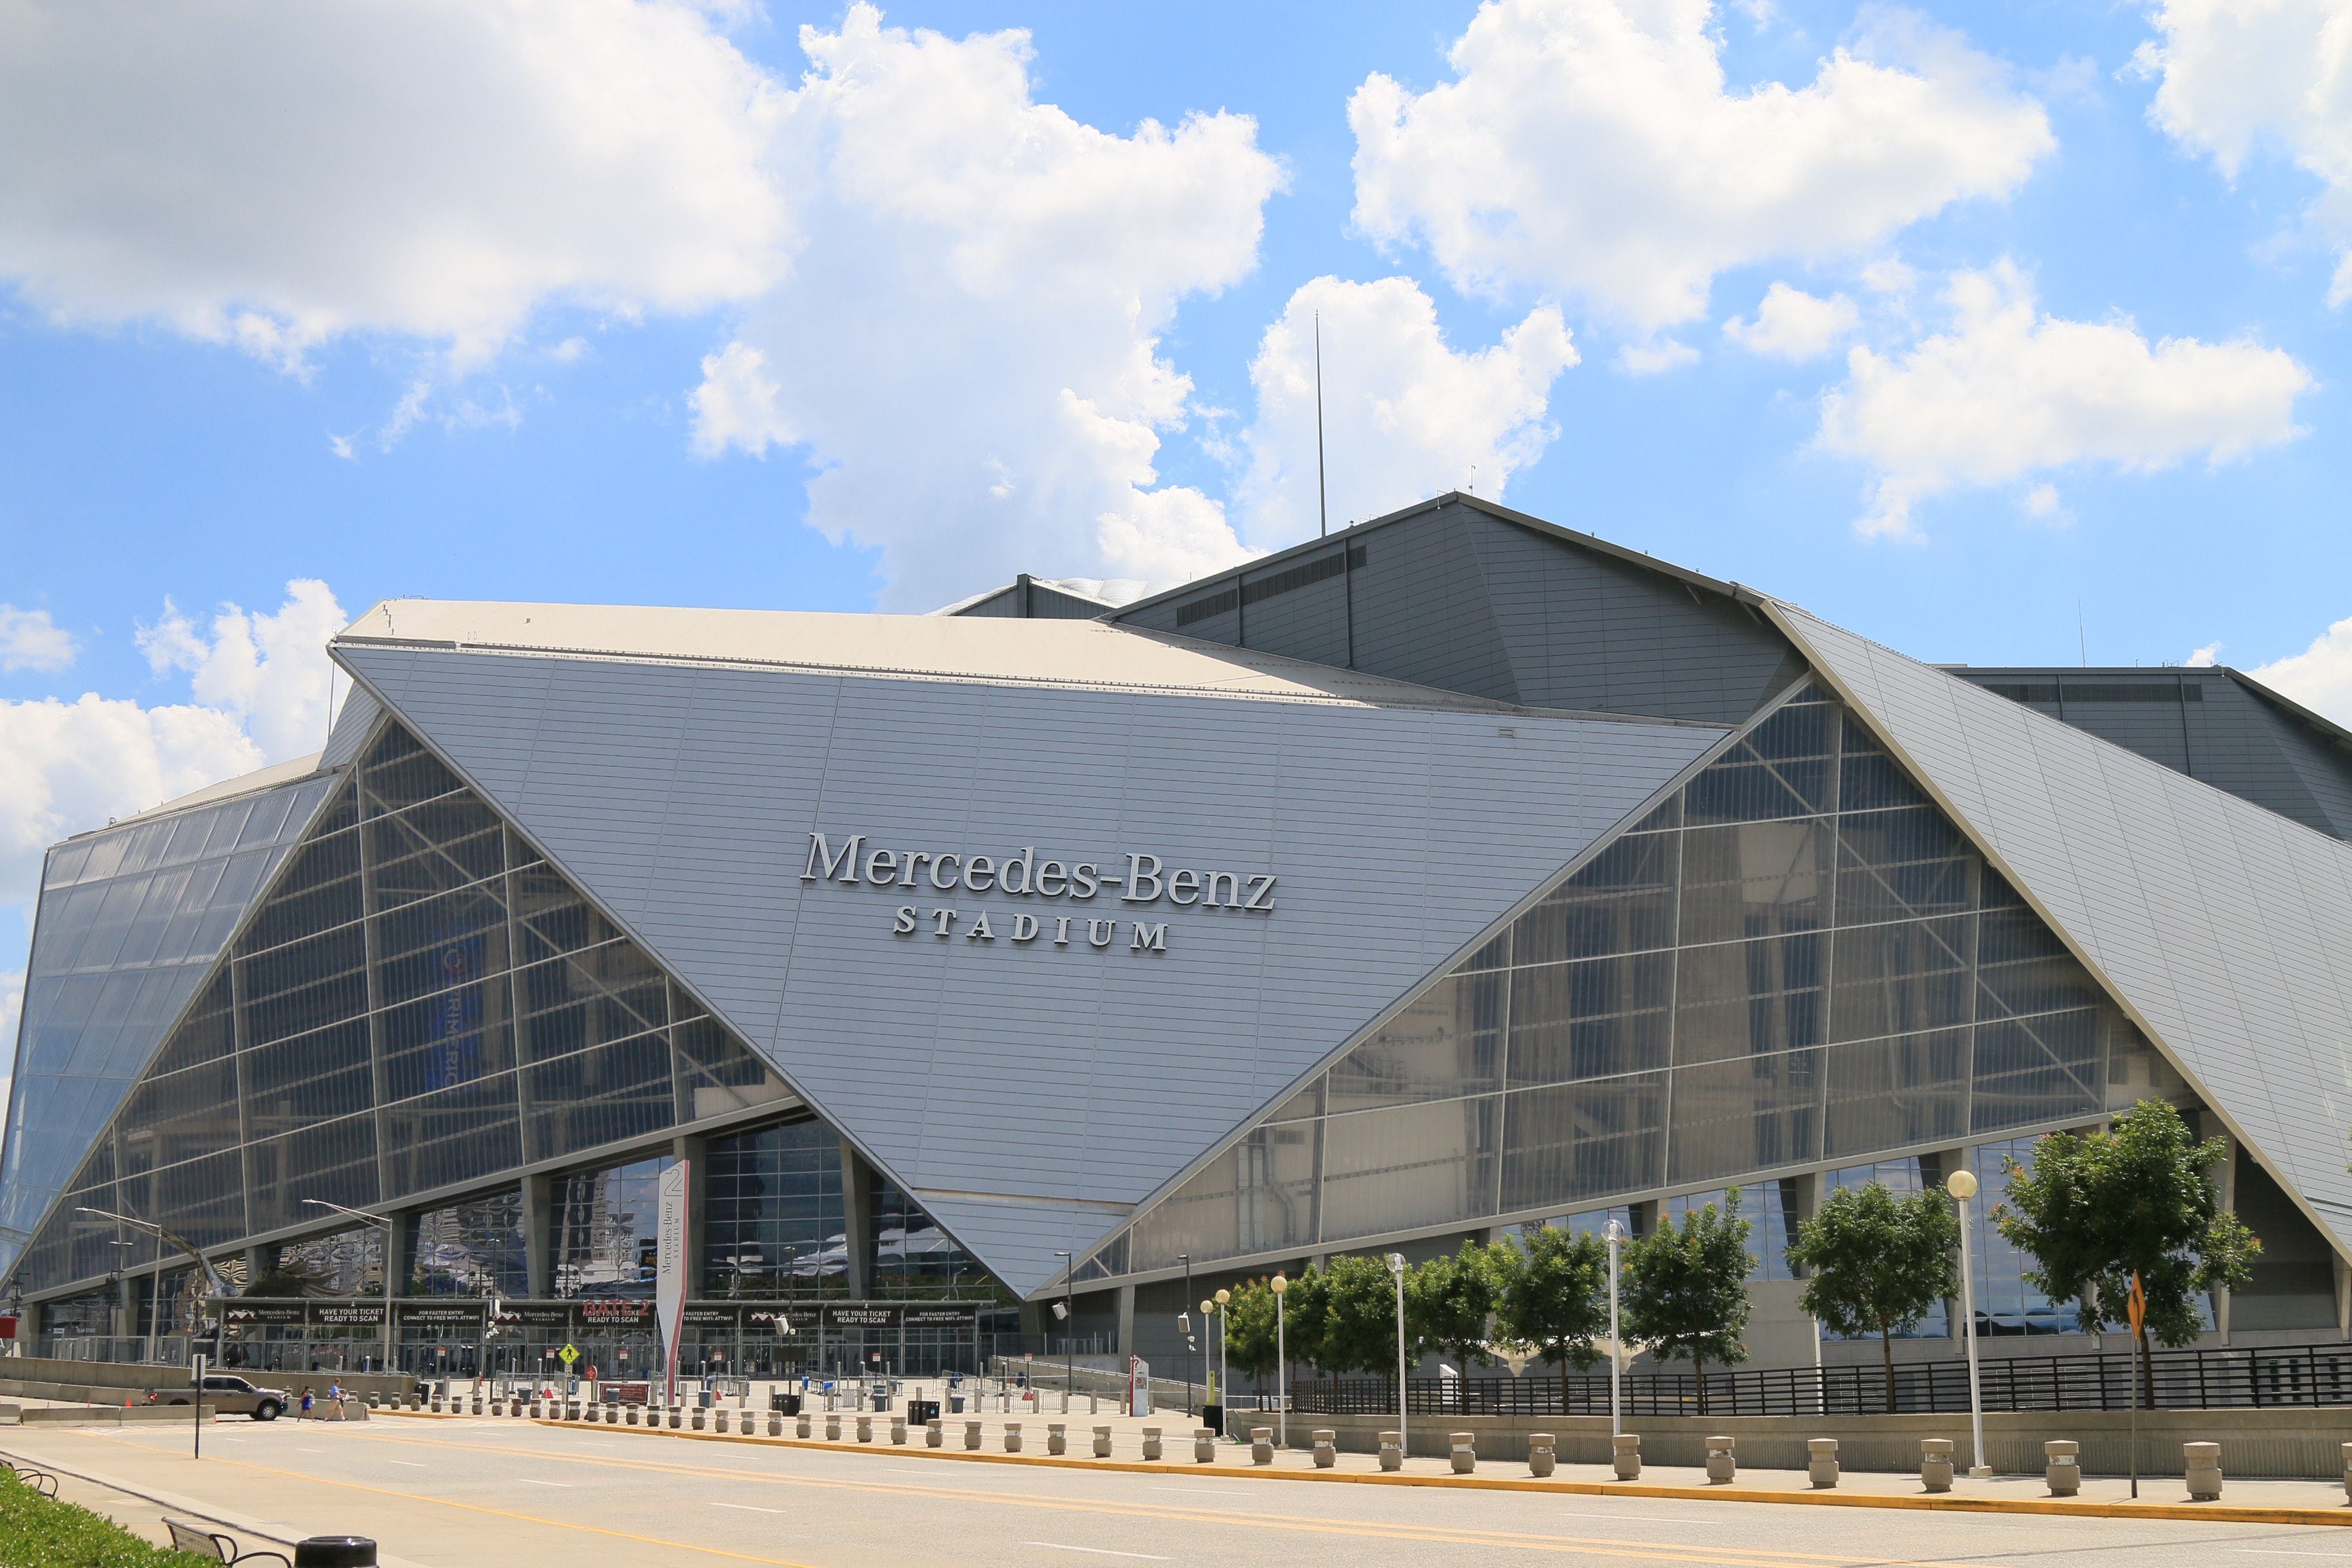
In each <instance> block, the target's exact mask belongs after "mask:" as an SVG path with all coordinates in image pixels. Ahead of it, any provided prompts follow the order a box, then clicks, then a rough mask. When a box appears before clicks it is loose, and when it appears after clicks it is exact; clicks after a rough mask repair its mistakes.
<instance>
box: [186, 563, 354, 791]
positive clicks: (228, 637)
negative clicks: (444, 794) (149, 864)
mask: <svg viewBox="0 0 2352 1568" xmlns="http://www.w3.org/2000/svg"><path fill="white" fill-rule="evenodd" d="M350 619H351V617H350V616H346V615H345V614H343V607H342V605H339V604H337V603H336V602H335V595H333V594H332V593H331V592H330V591H329V589H328V587H327V585H326V584H324V583H321V582H320V581H319V580H318V579H317V578H315V577H299V578H296V579H295V580H294V581H293V582H290V583H289V584H286V602H285V603H284V604H283V605H279V606H278V612H277V613H276V614H275V615H263V614H260V613H258V612H255V611H248V610H246V609H244V608H242V607H240V606H238V605H222V606H221V607H220V608H219V610H218V611H216V612H215V614H214V616H213V618H212V626H211V628H210V631H209V632H208V633H207V631H206V630H205V629H204V628H202V627H200V626H197V625H196V623H195V622H194V621H193V620H191V619H189V618H188V617H187V616H184V615H183V614H181V613H180V610H179V607H178V606H177V605H173V603H172V601H171V600H169V599H165V600H164V601H163V618H162V619H160V620H158V621H157V622H156V623H155V624H154V625H153V626H142V627H140V629H139V649H140V651H141V652H142V653H144V654H145V655H146V656H147V662H148V664H149V666H150V667H152V668H153V669H154V670H155V671H156V673H158V674H162V673H163V672H165V671H167V670H174V669H177V670H184V671H185V672H187V674H188V677H189V682H188V684H189V689H191V690H192V691H193V692H194V695H195V697H196V700H198V701H200V702H204V703H206V704H209V705H210V706H212V707H214V708H215V709H218V710H221V711H223V712H225V713H226V714H227V715H229V716H230V717H231V718H232V719H233V720H235V721H236V723H237V724H239V725H240V726H241V727H243V728H244V729H245V730H246V731H248V732H249V733H250V734H251V735H252V738H253V740H254V742H255V743H256V744H257V745H258V746H259V747H260V748H261V749H262V751H263V752H266V753H268V756H269V757H270V758H271V760H273V761H275V760H277V759H278V758H282V757H289V756H295V755H299V753H301V752H313V751H316V750H318V749H319V748H320V746H322V745H324V744H325V743H326V738H327V721H328V717H329V715H328V711H327V705H328V701H329V697H330V692H331V687H332V669H331V666H330V665H329V664H328V662H327V658H326V651H325V650H326V646H327V639H328V638H330V637H333V636H334V635H335V633H336V632H338V631H339V630H341V628H342V626H343V625H344V624H345V623H346V622H348V621H349V620H350Z"/></svg>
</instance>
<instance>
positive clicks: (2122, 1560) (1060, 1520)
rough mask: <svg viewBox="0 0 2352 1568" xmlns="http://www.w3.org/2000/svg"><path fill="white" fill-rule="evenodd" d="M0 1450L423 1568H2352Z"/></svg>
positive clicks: (1133, 1490)
mask: <svg viewBox="0 0 2352 1568" xmlns="http://www.w3.org/2000/svg"><path fill="white" fill-rule="evenodd" d="M0 1447H5V1448H7V1449H8V1450H10V1451H12V1452H15V1453H17V1454H22V1455H25V1456H27V1457H38V1458H46V1459H48V1460H50V1461H53V1462H54V1463H56V1464H58V1465H59V1466H61V1467H66V1468H73V1469H79V1470H85V1471H89V1472H94V1473H100V1474H103V1475H106V1476H109V1477H111V1478H114V1479H119V1480H121V1481H122V1482H123V1483H125V1484H127V1485H130V1486H133V1487H140V1488H143V1489H152V1490H157V1491H162V1492H164V1493H168V1494H171V1495H173V1496H176V1497H179V1498H185V1499H190V1500H198V1501H201V1502H203V1503H205V1504H207V1505H209V1506H211V1507H215V1508H218V1509H222V1510H229V1511H230V1512H232V1513H234V1514H236V1515H238V1516H241V1517H243V1518H245V1519H247V1520H251V1521H258V1522H262V1523H266V1524H267V1525H268V1528H269V1529H270V1530H271V1531H274V1532H277V1533H280V1534H286V1535H289V1536H291V1535H302V1534H312V1533H327V1532H331V1531H332V1532H343V1531H351V1532H356V1533H360V1534H365V1535H372V1536H373V1537H375V1538H376V1539H377V1540H378V1541H379V1542H381V1543H382V1544H383V1548H384V1550H385V1552H386V1553H387V1554H388V1555H387V1561H388V1562H394V1563H407V1564H417V1565H423V1568H461V1565H463V1568H472V1565H477V1564H479V1565H484V1568H536V1565H538V1564H541V1563H548V1564H562V1568H602V1565H604V1564H629V1565H631V1568H637V1565H641V1564H642V1565H651V1568H667V1565H669V1564H674V1563H675V1564H686V1563H695V1564H703V1565H709V1564H712V1563H728V1562H735V1563H780V1564H792V1565H795V1568H868V1565H879V1564H904V1563H945V1564H956V1565H959V1568H961V1565H967V1564H968V1565H971V1568H997V1565H1006V1568H1010V1565H1012V1564H1021V1565H1023V1568H1035V1565H1036V1564H1039V1563H1069V1564H1073V1565H1076V1564H1081V1563H1087V1562H1089V1561H1091V1562H1094V1563H1097V1564H1098V1565H1101V1568H1111V1565H1114V1564H1117V1563H1214V1564H1216V1565H1217V1568H1248V1565H1253V1564H1260V1563H1263V1564H1269V1565H1272V1564H1280V1565H1282V1568H1297V1563H1299V1562H1300V1561H1302V1560H1306V1561H1310V1562H1318V1563H1319V1562H1334V1561H1345V1562H1347V1563H1360V1564H1372V1565H1381V1568H1390V1565H1393V1568H1452V1565H1454V1564H1469V1563H1481V1564H1485V1563H1496V1562H1501V1561H1529V1560H1538V1559H1541V1560H1549V1561H1562V1560H1565V1561H1572V1562H1589V1563H1604V1564H1620V1563H1717V1564H1727V1565H1733V1568H1862V1565H1864V1564H1880V1563H1939V1564H1946V1563H1948V1564H1984V1565H1988V1568H1990V1565H1996V1564H1998V1565H2003V1568H2103V1565H2107V1564H2114V1565H2116V1568H2175V1565H2179V1568H2237V1565H2241V1564H2242V1565H2243V1568H2297V1565H2298V1563H2301V1564H2306V1565H2315V1564H2317V1563H2320V1562H2322V1561H2324V1560H2328V1559H2333V1560H2335V1561H2336V1562H2339V1563H2345V1564H2347V1568H2352V1529H2340V1528H2324V1527H2322V1528H2315V1527H2308V1526H2305V1527H2292V1526H2271V1525H2240V1524H2228V1523H2213V1524H2206V1523H2197V1522H2173V1521H2136V1520H2100V1519H2053V1518H2046V1517H2034V1516H2016V1515H2011V1516H2001V1515H1969V1514H1954V1513H1940V1514H1939V1513H1927V1512H1916V1511H1901V1510H1878V1509H1856V1508H1814V1507H1803V1506H1790V1505H1772V1504H1756V1503H1734V1502H1713V1501H1695V1500H1694V1501H1685V1500H1674V1499H1656V1498H1627V1499H1624V1500H1622V1502H1621V1500H1616V1499H1612V1498H1605V1497H1580V1496H1569V1497H1542V1496H1531V1495H1528V1494H1525V1493H1513V1492H1500V1491H1456V1490H1447V1489H1431V1488H1396V1487H1381V1486H1346V1485H1316V1484H1308V1483H1302V1482H1297V1481H1280V1480H1260V1479H1250V1478H1241V1477H1229V1476H1204V1477H1191V1476H1187V1475H1185V1474H1184V1473H1183V1472H1182V1471H1181V1470H1171V1472H1170V1473H1169V1474H1167V1475H1165V1476H1154V1475H1134V1474H1125V1473H1112V1472H1097V1473H1093V1474H1087V1473H1086V1472H1084V1471H1080V1470H1071V1469H1062V1468H1046V1467H1031V1466H1012V1465H988V1464H961V1463H955V1462H951V1461H946V1462H943V1461H940V1460H935V1459H925V1458H918V1457H915V1456H912V1455H907V1454H902V1453H898V1452H891V1451H881V1452H874V1451H866V1452H827V1451H822V1450H812V1449H806V1448H788V1449H786V1448H760V1447H749V1446H747V1447H740V1448H739V1447H730V1446H728V1445H724V1444H719V1443H696V1442H681V1441H672V1440H668V1439H666V1438H661V1437H651V1436H646V1435H644V1434H633V1433H630V1432H628V1431H626V1430H622V1431H612V1432H604V1431H593V1430H583V1429H579V1428H550V1427H543V1426H531V1425H526V1424H523V1423H519V1422H512V1421H494V1420H489V1419H483V1420H480V1421H442V1422H425V1421H403V1420H396V1419H382V1420H377V1421H372V1422H368V1423H366V1424H364V1425H354V1426H316V1425H297V1424H295V1423H292V1422H279V1423H277V1424H276V1425H274V1426H257V1425H253V1424H249V1423H248V1424H237V1423H229V1424H224V1425H222V1426H215V1427H213V1428H211V1429H209V1430H208V1431H207V1432H206V1434H205V1458H203V1460H201V1461H196V1460H194V1459H191V1458H189V1457H188V1451H187V1450H188V1441H187V1434H186V1433H184V1432H182V1431H178V1430H176V1429H173V1430H169V1431H165V1430H161V1429H146V1428H138V1427H124V1428H118V1429H114V1430H105V1429H97V1428H37V1427H26V1428H22V1429H20V1430H16V1431H11V1432H9V1433H7V1434H5V1437H0Z"/></svg>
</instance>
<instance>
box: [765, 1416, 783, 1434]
mask: <svg viewBox="0 0 2352 1568" xmlns="http://www.w3.org/2000/svg"><path fill="white" fill-rule="evenodd" d="M783 1435H784V1418H783V1417H782V1416H781V1415H777V1414H776V1413H775V1412H774V1411H772V1410H771V1411H769V1412H768V1436H771V1437H781V1436H783Z"/></svg>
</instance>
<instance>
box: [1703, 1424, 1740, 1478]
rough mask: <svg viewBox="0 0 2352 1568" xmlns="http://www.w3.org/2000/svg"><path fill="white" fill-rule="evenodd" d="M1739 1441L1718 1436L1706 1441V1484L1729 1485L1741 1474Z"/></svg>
mask: <svg viewBox="0 0 2352 1568" xmlns="http://www.w3.org/2000/svg"><path fill="white" fill-rule="evenodd" d="M1738 1474H1739V1461H1738V1439H1737V1438H1733V1437H1727V1436H1719V1435H1718V1436H1713V1437H1709V1438H1708V1439H1707V1440H1706V1484H1707V1485H1709V1486H1711V1487H1719V1486H1725V1485H1727V1484H1728V1483H1729V1482H1730V1481H1731V1480H1732V1479H1734V1478H1736V1477H1737V1476H1738Z"/></svg>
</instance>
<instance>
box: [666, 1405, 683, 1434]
mask: <svg viewBox="0 0 2352 1568" xmlns="http://www.w3.org/2000/svg"><path fill="white" fill-rule="evenodd" d="M685 1425H686V1412H685V1411H683V1410H680V1409H678V1408H677V1407H676V1406H675V1405H673V1406H671V1408H670V1413H669V1429H670V1430H671V1431H673V1432H675V1431H677V1430H678V1429H679V1428H680V1427H682V1426H685Z"/></svg>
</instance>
